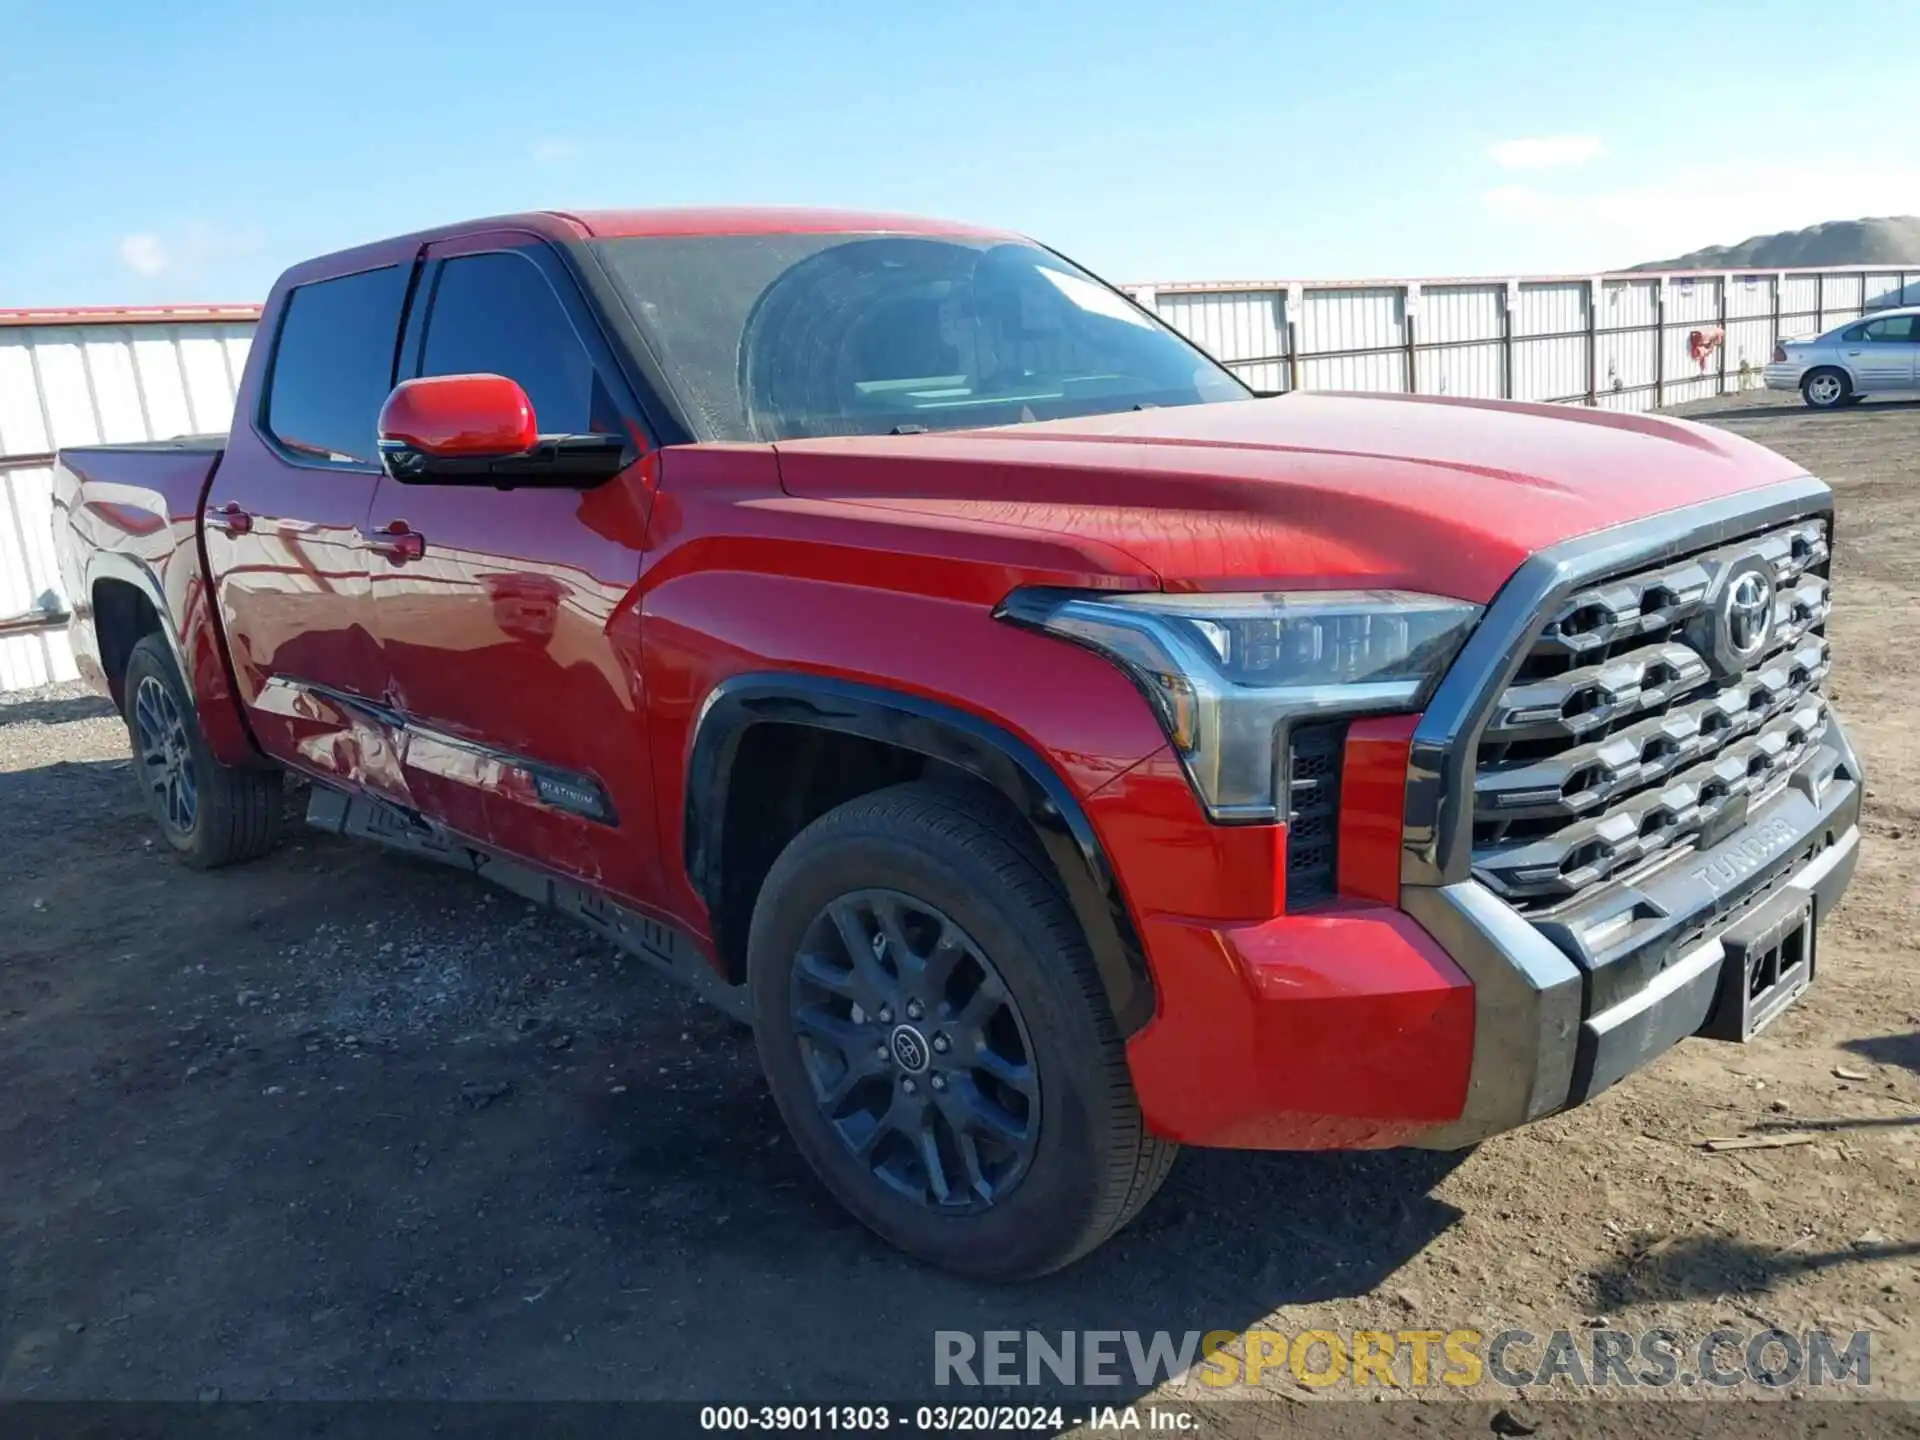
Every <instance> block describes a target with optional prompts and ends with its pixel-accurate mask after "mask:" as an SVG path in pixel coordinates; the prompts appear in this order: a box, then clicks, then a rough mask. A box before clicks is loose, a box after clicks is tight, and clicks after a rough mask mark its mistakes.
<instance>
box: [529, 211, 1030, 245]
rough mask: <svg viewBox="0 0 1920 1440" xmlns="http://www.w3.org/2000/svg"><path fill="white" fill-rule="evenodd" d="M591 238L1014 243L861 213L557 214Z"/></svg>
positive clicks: (949, 223)
mask: <svg viewBox="0 0 1920 1440" xmlns="http://www.w3.org/2000/svg"><path fill="white" fill-rule="evenodd" d="M553 213H555V214H557V215H559V216H560V217H561V218H562V219H567V220H572V221H574V222H575V223H576V224H578V225H579V226H580V227H581V229H582V231H583V232H584V233H585V234H587V235H590V236H593V237H595V238H613V237H617V236H632V235H831V234H837V233H840V232H842V231H844V232H847V233H849V234H873V233H882V234H891V235H971V236H995V237H1004V238H1009V239H1011V238H1015V237H1014V236H1013V235H1012V232H1010V231H1006V230H1000V229H995V228H994V227H992V226H986V225H968V224H964V223H961V222H959V221H953V220H933V219H928V218H926V217H924V216H919V215H892V214H886V213H883V212H876V211H865V210H826V209H812V208H807V207H802V206H777V205H776V206H689V207H685V208H676V209H663V210H561V211H555V212H553Z"/></svg>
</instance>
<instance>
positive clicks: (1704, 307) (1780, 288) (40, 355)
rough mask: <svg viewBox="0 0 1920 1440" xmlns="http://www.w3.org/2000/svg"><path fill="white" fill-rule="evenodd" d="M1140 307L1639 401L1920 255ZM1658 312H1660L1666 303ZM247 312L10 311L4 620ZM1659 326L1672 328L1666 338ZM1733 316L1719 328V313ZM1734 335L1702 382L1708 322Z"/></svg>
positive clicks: (1631, 404) (212, 363) (1384, 285)
mask: <svg viewBox="0 0 1920 1440" xmlns="http://www.w3.org/2000/svg"><path fill="white" fill-rule="evenodd" d="M1133 294H1134V296H1135V297H1136V298H1137V299H1138V300H1139V301H1140V303H1141V304H1143V305H1146V306H1147V307H1148V308H1150V309H1153V310H1156V311H1157V312H1158V313H1159V314H1160V315H1162V316H1163V317H1165V318H1166V320H1167V321H1168V322H1169V323H1170V324H1172V325H1173V326H1174V327H1175V328H1176V329H1178V330H1181V331H1182V332H1183V333H1185V334H1187V335H1189V336H1191V337H1192V338H1193V339H1194V340H1195V341H1196V342H1198V343H1199V344H1200V345H1201V346H1202V348H1204V349H1206V350H1207V351H1209V352H1210V353H1212V354H1213V355H1215V356H1216V357H1218V358H1219V359H1221V360H1223V361H1225V362H1227V363H1228V364H1229V365H1231V366H1232V367H1233V368H1234V369H1235V370H1236V371H1238V372H1239V373H1240V374H1241V376H1242V377H1243V378H1245V379H1246V380H1247V381H1248V383H1249V384H1251V385H1252V386H1253V387H1254V388H1255V389H1258V390H1267V391H1281V390H1286V389H1288V388H1290V387H1291V386H1292V385H1294V384H1296V383H1297V384H1298V385H1299V386H1300V387H1301V388H1303V389H1315V390H1385V391H1405V390H1409V389H1412V390H1416V391H1418V392H1419V393H1422V394H1432V395H1473V396H1501V395H1505V396H1511V397H1512V398H1515V399H1519V400H1550V401H1562V402H1580V403H1584V402H1585V401H1586V400H1587V399H1588V397H1589V396H1591V397H1592V399H1593V402H1594V403H1595V404H1598V405H1602V406H1606V407H1608V408H1610V409H1620V410H1645V409H1650V408H1653V407H1654V406H1655V405H1656V404H1673V403H1676V402H1678V401H1681V400H1689V399H1695V398H1699V397H1701V396H1706V395H1712V394H1717V393H1719V392H1720V390H1721V389H1722V388H1723V387H1724V388H1726V389H1736V388H1744V387H1745V386H1747V385H1751V384H1757V383H1758V375H1757V372H1758V370H1759V369H1760V368H1761V367H1762V366H1764V365H1765V364H1766V363H1767V359H1768V357H1769V355H1770V354H1771V352H1772V348H1773V343H1774V339H1775V334H1776V325H1777V326H1778V330H1779V333H1781V334H1785V335H1812V334H1816V333H1818V332H1820V331H1823V330H1826V329H1829V328H1831V327H1832V326H1834V325H1838V324H1841V323H1844V322H1845V321H1847V320H1851V319H1853V318H1855V317H1857V316H1858V315H1860V314H1862V313H1863V312H1864V311H1865V310H1871V309H1880V308H1884V307H1886V306H1889V305H1895V304H1920V264H1917V265H1916V266H1915V267H1914V269H1913V271H1912V272H1910V273H1903V272H1901V271H1899V270H1897V269H1890V268H1888V267H1884V266H1881V267H1854V268H1851V269H1840V270H1829V271H1818V272H1816V271H1794V272H1774V271H1769V272H1763V273H1758V274H1730V275H1722V274H1718V273H1711V274H1708V273H1700V274H1691V275H1680V274H1672V275H1665V276H1661V275H1649V274H1632V273H1628V274H1613V275H1598V276H1593V277H1590V278H1589V277H1557V278H1556V277H1548V278H1539V277H1528V276H1512V277H1496V278H1491V279H1474V280H1457V279H1446V280H1427V281H1419V280H1412V281H1391V282H1383V281H1368V282H1364V283H1354V284H1328V283H1319V284H1306V283H1299V282H1293V283H1288V282H1278V283H1275V282H1244V281H1243V282H1236V283H1228V284H1218V285H1215V284H1192V283H1171V284H1163V285H1155V286H1136V287H1133ZM1663 307H1664V308H1663ZM252 313H253V312H252V311H251V310H250V309H248V308H247V307H229V308H227V309H224V310H194V311H157V312H134V311H127V312H113V313H111V314H106V315H103V314H101V313H99V312H91V313H86V312H71V313H62V314H53V313H51V312H47V313H41V314H33V313H26V312H0V492H4V498H5V504H4V505H3V506H0V621H4V620H7V619H10V618H13V617H16V616H20V615H22V614H25V613H28V612H32V611H40V612H43V613H54V612H57V611H59V610H62V609H64V608H65V607H66V604H67V597H66V596H63V595H61V594H60V593H59V577H58V575H57V574H56V573H55V567H54V559H53V550H52V543H51V523H52V517H51V513H50V503H49V486H50V481H51V471H50V470H49V468H48V466H47V465H46V463H45V462H44V459H41V460H39V461H38V462H37V463H36V462H35V461H33V460H31V459H29V461H28V463H26V464H22V463H21V460H22V457H44V456H46V455H48V454H49V453H50V452H52V451H54V450H57V449H58V448H59V447H60V446H62V445H84V444H91V443H95V442H101V441H107V442H112V441H123V440H147V439H164V438H166V437H168V436H173V435H182V434H192V433H196V432H198V433H207V432H215V433H217V432H220V431H224V430H225V429H226V427H227V423H228V420H229V418H230V414H231V411H232V407H233V396H234V389H235V386H236V384H237V382H238V381H239V378H240V372H241V368H242V366H243V365H244V364H245V363H246V357H247V347H248V344H249V342H250V340H251V337H252V332H253V321H252V318H251V316H252ZM1662 317H1664V324H1665V331H1664V334H1660V333H1657V332H1656V331H1655V330H1654V328H1653V327H1654V326H1655V324H1656V322H1658V321H1660V320H1661V319H1662ZM1722 317H1724V318H1722ZM1714 324H1722V325H1723V326H1724V333H1725V341H1724V344H1723V346H1722V349H1723V351H1724V356H1725V359H1724V368H1723V362H1722V360H1721V357H1720V356H1719V355H1715V356H1713V357H1712V358H1711V359H1710V361H1709V363H1708V366H1707V368H1706V369H1705V370H1704V371H1703V370H1702V369H1701V367H1700V364H1699V362H1698V361H1696V360H1695V359H1694V358H1693V356H1692V355H1691V354H1690V353H1689V337H1690V335H1691V334H1692V332H1693V331H1695V330H1696V329H1701V328H1705V327H1708V326H1711V325H1714ZM73 675H74V668H73V657H72V655H71V653H70V652H69V651H68V649H67V643H66V636H65V635H64V633H62V632H61V631H59V630H45V631H40V632H38V633H33V634H26V635H14V636H10V637H0V690H15V689H21V688H24V687H27V686H32V685H39V684H44V683H45V682H47V681H49V680H61V679H69V678H72V677H73Z"/></svg>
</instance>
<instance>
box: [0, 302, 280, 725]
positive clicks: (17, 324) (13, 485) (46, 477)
mask: <svg viewBox="0 0 1920 1440" xmlns="http://www.w3.org/2000/svg"><path fill="white" fill-rule="evenodd" d="M226 313H230V312H222V318H209V319H175V318H165V319H144V318H131V317H130V318H129V319H128V321H127V322H126V323H121V324H111V323H99V322H98V320H97V319H96V318H95V317H93V316H91V315H85V314H77V315H76V319H79V320H81V321H83V323H66V324H61V323H51V324H38V323H32V321H31V320H29V319H28V318H27V317H24V316H22V317H0V320H3V321H4V323H0V492H3V493H4V500H5V503H4V505H0V621H4V620H8V619H13V618H16V617H19V616H22V615H25V614H28V613H30V612H36V611H37V612H41V613H45V614H57V613H59V612H61V611H64V610H65V609H67V608H68V597H67V596H65V595H62V594H61V593H60V579H59V575H58V572H57V570H56V567H55V564H54V555H53V530H52V525H53V515H52V505H51V493H52V492H51V485H52V477H53V472H52V470H51V468H50V467H49V466H48V465H47V464H46V463H45V461H44V458H39V457H45V456H47V455H49V454H50V453H51V452H53V451H55V450H57V449H59V448H60V447H61V446H63V445H92V444H98V443H101V442H116V441H127V440H164V439H167V438H170V437H172V436H175V435H192V434H209V433H212V434H218V433H224V432H225V431H226V429H227V425H228V422H229V420H230V419H231V418H232V414H233V397H234V391H235V389H236V387H237V385H238V383H239V379H240V372H241V368H242V367H243V366H244V365H245V364H246V359H247V347H248V344H249V342H250V341H251V338H252V334H253V323H252V321H251V320H247V319H244V318H242V319H229V318H225V314H226ZM238 313H241V314H244V313H245V312H243V311H242V312H238ZM36 460H37V463H36ZM23 461H25V462H26V463H22V462H23ZM76 675H77V672H76V671H75V669H74V665H73V654H72V652H71V651H70V650H69V649H68V647H67V637H66V634H65V632H64V631H62V630H59V629H50V630H41V631H38V632H35V633H29V634H16V635H10V636H4V637H0V691H3V690H20V689H25V688H28V687H30V686H34V685H44V684H46V683H48V682H49V681H54V680H71V679H74V678H76Z"/></svg>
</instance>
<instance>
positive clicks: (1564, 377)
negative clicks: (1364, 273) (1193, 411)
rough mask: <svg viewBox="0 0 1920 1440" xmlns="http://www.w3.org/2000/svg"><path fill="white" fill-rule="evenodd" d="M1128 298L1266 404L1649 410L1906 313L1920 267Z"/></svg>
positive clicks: (1303, 286)
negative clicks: (1296, 394)
mask: <svg viewBox="0 0 1920 1440" xmlns="http://www.w3.org/2000/svg"><path fill="white" fill-rule="evenodd" d="M1127 288H1128V290H1129V291H1130V292H1131V293H1132V294H1133V296H1134V298H1135V299H1136V300H1138V301H1139V302H1140V303H1141V304H1143V305H1145V306H1147V307H1148V308H1149V309H1151V310H1153V311H1155V312H1156V313H1157V314H1159V316H1160V317H1161V318H1162V319H1164V320H1166V321H1167V323H1168V324H1170V325H1172V326H1173V327H1174V328H1175V329H1177V330H1179V331H1181V332H1182V333H1183V334H1185V335H1187V336H1188V337H1189V338H1191V339H1192V340H1194V341H1195V342H1196V343H1197V344H1199V345H1200V346H1201V348H1203V349H1205V350H1206V351H1208V353H1210V354H1212V355H1213V356H1214V357H1215V358H1217V359H1219V360H1220V361H1222V362H1223V363H1225V364H1226V365H1227V366H1228V367H1229V368H1231V369H1232V370H1234V371H1235V372H1237V373H1238V374H1239V375H1240V376H1241V378H1242V379H1244V380H1246V381H1247V382H1248V384H1250V385H1252V386H1253V387H1254V388H1255V389H1256V390H1261V391H1265V392H1268V393H1273V394H1280V393H1284V392H1286V391H1290V390H1376V391H1390V392H1398V393H1402V394H1406V393H1414V394H1422V395H1469V396H1479V397H1484V398H1489V399H1508V400H1535V401H1545V402H1549V403H1558V404H1580V405H1598V406H1603V407H1606V408H1608V409H1615V410H1653V409H1658V408H1660V407H1662V406H1665V405H1674V404H1679V403H1681V402H1683V401H1687V400H1699V399H1704V398H1706V397H1708V396H1712V395H1722V394H1725V393H1727V392H1728V391H1729V390H1730V389H1747V388H1750V387H1752V386H1756V385H1758V384H1760V383H1761V381H1760V372H1761V370H1762V369H1764V367H1765V366H1766V364H1767V362H1768V360H1769V359H1770V358H1771V357H1772V353H1773V348H1774V346H1775V344H1776V343H1777V342H1778V341H1779V340H1781V339H1782V338H1791V337H1794V336H1799V335H1815V334H1819V333H1820V332H1822V331H1824V330H1827V329H1829V328H1831V327H1832V326H1835V325H1839V324H1843V323H1845V322H1846V321H1848V320H1852V319H1856V318H1858V317H1859V316H1860V315H1862V314H1865V313H1866V312H1868V311H1870V310H1877V309H1884V308H1886V307H1887V306H1890V305H1899V304H1912V303H1920V264H1916V265H1915V267H1914V268H1913V270H1912V271H1911V272H1906V271H1901V270H1898V269H1890V268H1887V267H1884V266H1854V267H1845V268H1837V269H1830V270H1818V271H1811V270H1809V271H1764V272H1757V273H1739V272H1735V273H1724V272H1719V271H1714V272H1701V271H1687V272H1674V271H1668V272H1660V273H1645V272H1624V273H1618V274H1607V275H1595V276H1578V277H1543V278H1534V277H1524V276H1515V277H1511V278H1502V279H1477V280H1394V281H1370V282H1339V283H1332V284H1326V283H1322V284H1312V283H1304V282H1270V283H1256V284H1249V283H1246V282H1225V283H1219V284H1192V283H1173V284H1163V285H1135V286H1129V287H1127Z"/></svg>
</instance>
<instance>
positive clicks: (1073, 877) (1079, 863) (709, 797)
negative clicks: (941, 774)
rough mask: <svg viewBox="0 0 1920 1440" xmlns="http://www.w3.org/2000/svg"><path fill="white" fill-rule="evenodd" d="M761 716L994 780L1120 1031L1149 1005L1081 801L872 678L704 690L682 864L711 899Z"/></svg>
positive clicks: (959, 714)
mask: <svg viewBox="0 0 1920 1440" xmlns="http://www.w3.org/2000/svg"><path fill="white" fill-rule="evenodd" d="M759 724H786V725H809V726H815V727H817V728H820V729H824V730H836V731H841V732H844V733H846V734H851V735H858V736H862V737H864V738H866V739H870V740H877V741H880V742H883V743H885V744H889V745H894V746H898V747H899V748H901V749H903V750H910V751H914V752H915V753H917V754H921V755H925V756H927V757H928V758H930V759H934V760H938V761H941V762H942V763H944V764H947V765H950V766H953V767H955V768H957V769H959V770H963V771H965V772H967V773H968V774H971V775H974V776H976V777H978V778H979V779H981V780H983V781H985V782H986V783H987V784H989V785H991V786H993V787H994V788H995V789H996V790H998V791H999V792H1000V793H1001V794H1003V795H1005V796H1006V797H1007V798H1008V799H1009V800H1010V801H1012V802H1013V804H1014V805H1015V806H1016V807H1017V808H1018V809H1019V810H1020V812H1021V813H1022V814H1023V815H1025V816H1026V818H1027V820H1028V821H1029V823H1031V825H1032V826H1033V829H1034V832H1035V834H1036V835H1037V836H1038V837H1039V840H1040V843H1041V844H1042V846H1044V847H1045V849H1046V852H1047V856H1048V858H1049V859H1050V860H1051V861H1052V862H1053V866H1054V869H1055V870H1056V871H1057V872H1058V873H1059V876H1060V879H1061V882H1062V884H1063V885H1064V887H1065V890H1066V896H1067V901H1068V903H1069V904H1071V905H1072V906H1073V909H1074V913H1075V915H1076V917H1077V918H1078V919H1079V921H1080V925H1081V929H1082V930H1083V931H1084V932H1085V934H1086V937H1087V944H1088V946H1089V948H1090V949H1091V950H1092V951H1093V958H1094V964H1095V965H1096V967H1097V968H1098V969H1099V972H1100V980H1101V983H1102V985H1103V986H1104V987H1105V989H1106V994H1107V1000H1108V1003H1109V1004H1110V1005H1111V1007H1112V1010H1113V1016H1114V1020H1115V1023H1116V1024H1117V1025H1118V1026H1119V1029H1120V1033H1121V1035H1122V1036H1123V1037H1124V1036H1128V1035H1131V1034H1133V1033H1134V1032H1135V1031H1136V1030H1138V1029H1139V1028H1140V1027H1141V1026H1142V1025H1144V1024H1145V1023H1146V1022H1147V1021H1148V1020H1149V1019H1151V1018H1152V1016H1153V1008H1154V995H1153V983H1152V980H1151V979H1150V978H1149V975H1148V972H1147V962H1146V953H1145V950H1144V949H1143V947H1142V946H1141V943H1140V937H1139V933H1138V931H1137V930H1136V929H1135V928H1134V924H1133V919H1132V916H1131V915H1129V914H1128V912H1127V907H1126V901H1125V899H1124V898H1123V897H1122V896H1121V894H1120V887H1119V884H1118V882H1117V880H1116V879H1115V877H1114V873H1113V867H1112V865H1111V864H1109V863H1108V860H1107V856H1106V852H1105V851H1104V850H1103V849H1102V848H1101V845H1100V841H1099V839H1098V837H1096V836H1095V834H1094V832H1093V826H1092V825H1091V823H1089V821H1088V820H1087V817H1086V812H1085V811H1084V810H1082V809H1081V807H1080V803H1079V801H1078V800H1076V799H1075V798H1074V796H1073V793H1072V792H1071V791H1070V790H1068V788H1067V786H1066V784H1065V782H1064V781H1062V780H1061V779H1060V777H1059V776H1058V775H1057V774H1055V773H1054V771H1053V769H1052V767H1051V766H1050V765H1048V764H1047V762H1046V761H1045V760H1044V759H1043V758H1042V757H1041V756H1040V754H1039V753H1038V752H1037V751H1036V750H1034V749H1033V747H1032V746H1030V745H1028V744H1027V743H1026V742H1025V741H1023V740H1021V739H1019V738H1018V737H1016V736H1014V735H1011V734H1009V733H1008V732H1007V731H1005V730H1003V729H1002V728H1000V727H999V726H997V725H994V724H991V723H989V722H988V721H985V720H982V719H980V718H979V717H978V716H975V715H970V714H968V713H967V712H966V711H964V710H960V709H957V708H955V707H953V706H950V705H943V704H940V703H938V702H935V701H931V700H923V699H921V698H919V697H917V696H912V695H904V694H901V693H899V692H897V691H891V690H884V689H881V688H879V687H877V686H871V685H860V684H855V683H852V682H849V681H842V680H831V679H827V678H824V677H820V676H812V675H799V674H763V675H742V676H736V677H735V678H733V679H731V680H727V681H724V682H722V683H721V684H720V685H718V686H716V687H715V689H714V691H713V693H712V694H711V695H709V696H708V698H707V701H706V704H705V705H704V706H703V707H702V710H701V713H700V716H699V718H698V720H697V721H696V722H695V734H694V741H693V751H692V755H691V758H690V759H689V762H688V769H687V804H686V836H685V854H686V865H687V874H688V876H689V877H690V878H691V880H692V882H693V886H694V889H695V890H696V891H698V892H699V894H700V896H701V898H702V899H703V900H705V901H706V903H707V906H708V909H709V910H710V911H712V912H716V913H717V912H718V910H719V908H720V905H721V899H722V881H723V875H722V856H723V854H724V840H725V836H724V834H723V831H724V828H725V824H726V814H727V787H728V784H729V782H730V780H731V776H732V772H733V763H734V759H735V757H736V756H737V755H738V753H739V749H740V742H741V739H742V737H743V736H744V735H745V734H746V732H747V731H748V730H749V729H751V728H752V727H753V726H755V725H759Z"/></svg>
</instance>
